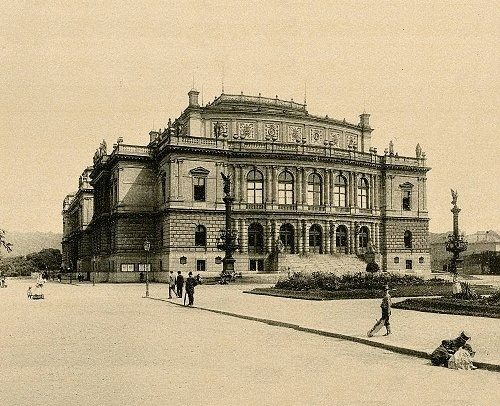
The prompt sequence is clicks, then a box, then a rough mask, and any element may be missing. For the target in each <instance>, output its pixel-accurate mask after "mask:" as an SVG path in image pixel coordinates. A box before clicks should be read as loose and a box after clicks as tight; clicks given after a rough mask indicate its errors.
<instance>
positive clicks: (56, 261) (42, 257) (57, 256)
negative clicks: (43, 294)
mask: <svg viewBox="0 0 500 406" xmlns="http://www.w3.org/2000/svg"><path fill="white" fill-rule="evenodd" d="M26 259H27V260H29V261H32V262H33V264H34V265H35V266H36V267H37V268H38V269H40V270H42V271H43V270H49V269H59V268H60V267H61V263H62V254H61V251H59V250H58V249H55V248H46V249H43V250H41V251H39V252H36V253H31V254H28V255H26Z"/></svg>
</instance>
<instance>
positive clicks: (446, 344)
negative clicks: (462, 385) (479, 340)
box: [431, 331, 475, 369]
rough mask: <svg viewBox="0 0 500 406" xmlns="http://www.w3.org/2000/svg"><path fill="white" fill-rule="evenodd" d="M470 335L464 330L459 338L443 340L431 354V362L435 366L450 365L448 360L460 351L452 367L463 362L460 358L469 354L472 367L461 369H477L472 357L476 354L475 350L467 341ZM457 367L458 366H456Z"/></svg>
mask: <svg viewBox="0 0 500 406" xmlns="http://www.w3.org/2000/svg"><path fill="white" fill-rule="evenodd" d="M469 339H470V335H469V334H468V333H466V332H465V331H462V332H461V333H460V335H459V336H458V337H457V338H454V339H453V340H443V341H441V345H440V346H439V347H437V348H436V349H435V350H434V351H433V352H432V354H431V363H432V365H435V366H444V367H448V366H449V365H448V362H449V361H450V359H451V358H452V356H453V355H454V354H455V353H456V352H457V351H458V350H461V351H460V352H459V354H458V355H457V357H455V358H454V359H453V361H452V363H451V364H452V365H451V367H452V368H455V367H456V365H460V364H463V361H459V360H458V358H459V356H460V359H464V358H465V357H464V355H465V354H467V355H468V358H469V361H470V368H461V369H475V368H474V367H473V366H472V361H471V358H472V357H473V356H474V354H475V352H474V350H473V349H472V347H471V346H470V345H469V344H468V343H467V341H469ZM455 369H457V368H455Z"/></svg>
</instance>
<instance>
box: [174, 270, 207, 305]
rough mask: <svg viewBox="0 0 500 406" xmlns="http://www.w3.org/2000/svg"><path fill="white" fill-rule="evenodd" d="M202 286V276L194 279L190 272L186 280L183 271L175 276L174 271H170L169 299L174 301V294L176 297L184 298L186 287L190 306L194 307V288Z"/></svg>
mask: <svg viewBox="0 0 500 406" xmlns="http://www.w3.org/2000/svg"><path fill="white" fill-rule="evenodd" d="M199 284H201V277H200V274H198V275H196V278H194V277H193V273H192V272H189V273H188V277H187V278H186V279H185V280H184V276H183V275H182V272H181V271H177V275H174V271H170V274H169V283H168V298H169V299H172V298H173V296H172V293H173V294H174V296H175V297H177V298H179V297H182V294H183V289H184V286H185V287H186V296H187V298H188V306H193V305H194V288H195V286H197V285H199ZM186 296H185V297H184V304H186Z"/></svg>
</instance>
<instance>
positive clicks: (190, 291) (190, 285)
mask: <svg viewBox="0 0 500 406" xmlns="http://www.w3.org/2000/svg"><path fill="white" fill-rule="evenodd" d="M196 285H198V282H197V281H196V279H195V278H193V273H192V272H189V274H188V278H187V279H186V293H187V295H188V306H192V305H193V304H194V287H195V286H196Z"/></svg>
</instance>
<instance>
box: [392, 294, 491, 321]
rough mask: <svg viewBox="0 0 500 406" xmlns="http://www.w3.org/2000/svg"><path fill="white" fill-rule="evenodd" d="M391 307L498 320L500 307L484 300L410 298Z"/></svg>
mask: <svg viewBox="0 0 500 406" xmlns="http://www.w3.org/2000/svg"><path fill="white" fill-rule="evenodd" d="M392 307H393V308H395V309H405V310H417V311H421V312H431V313H445V314H457V315H462V316H475V317H492V318H500V305H496V304H489V303H488V302H487V301H486V300H485V299H478V300H465V299H455V298H453V297H441V298H410V299H406V300H403V301H402V302H398V303H395V304H393V306H392Z"/></svg>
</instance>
